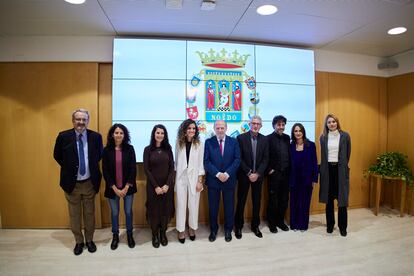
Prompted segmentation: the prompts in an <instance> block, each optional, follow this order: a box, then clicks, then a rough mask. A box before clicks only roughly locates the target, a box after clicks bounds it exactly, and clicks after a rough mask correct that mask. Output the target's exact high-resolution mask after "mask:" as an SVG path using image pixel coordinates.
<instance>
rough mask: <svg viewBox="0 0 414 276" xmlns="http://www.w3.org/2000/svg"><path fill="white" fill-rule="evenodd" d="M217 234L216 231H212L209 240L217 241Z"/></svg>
mask: <svg viewBox="0 0 414 276" xmlns="http://www.w3.org/2000/svg"><path fill="white" fill-rule="evenodd" d="M216 235H217V234H216V233H214V232H211V233H210V236H208V240H209V241H211V242H213V241H215V240H216Z"/></svg>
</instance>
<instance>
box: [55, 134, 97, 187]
mask: <svg viewBox="0 0 414 276" xmlns="http://www.w3.org/2000/svg"><path fill="white" fill-rule="evenodd" d="M86 131H87V136H88V158H89V171H90V173H91V181H92V184H93V187H94V189H95V192H99V186H100V184H101V179H102V174H101V171H100V169H99V160H101V156H102V148H103V145H102V136H101V135H100V134H99V133H97V132H95V131H92V130H89V129H87V130H86ZM53 157H54V158H55V160H56V161H57V162H58V163H59V165H60V186H61V187H62V189H63V190H64V191H65V192H67V193H69V194H70V193H71V192H72V191H73V189H74V188H75V184H76V179H77V177H78V167H79V159H78V147H77V145H76V134H75V130H74V129H73V128H72V129H68V130H65V131H62V132H60V133H59V135H58V137H57V138H56V143H55V149H54V152H53Z"/></svg>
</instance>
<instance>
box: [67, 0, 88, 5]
mask: <svg viewBox="0 0 414 276" xmlns="http://www.w3.org/2000/svg"><path fill="white" fill-rule="evenodd" d="M65 1H66V2H68V3H71V4H75V5H78V4H83V3H85V0H65Z"/></svg>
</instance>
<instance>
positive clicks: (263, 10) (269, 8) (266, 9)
mask: <svg viewBox="0 0 414 276" xmlns="http://www.w3.org/2000/svg"><path fill="white" fill-rule="evenodd" d="M256 12H257V13H258V14H261V15H271V14H274V13H275V12H277V7H276V6H273V5H263V6H260V7H258V8H257V10H256Z"/></svg>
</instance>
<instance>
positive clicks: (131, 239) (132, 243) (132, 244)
mask: <svg viewBox="0 0 414 276" xmlns="http://www.w3.org/2000/svg"><path fill="white" fill-rule="evenodd" d="M127 241H128V247H129V248H134V247H135V240H134V236H133V235H132V233H127Z"/></svg>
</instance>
